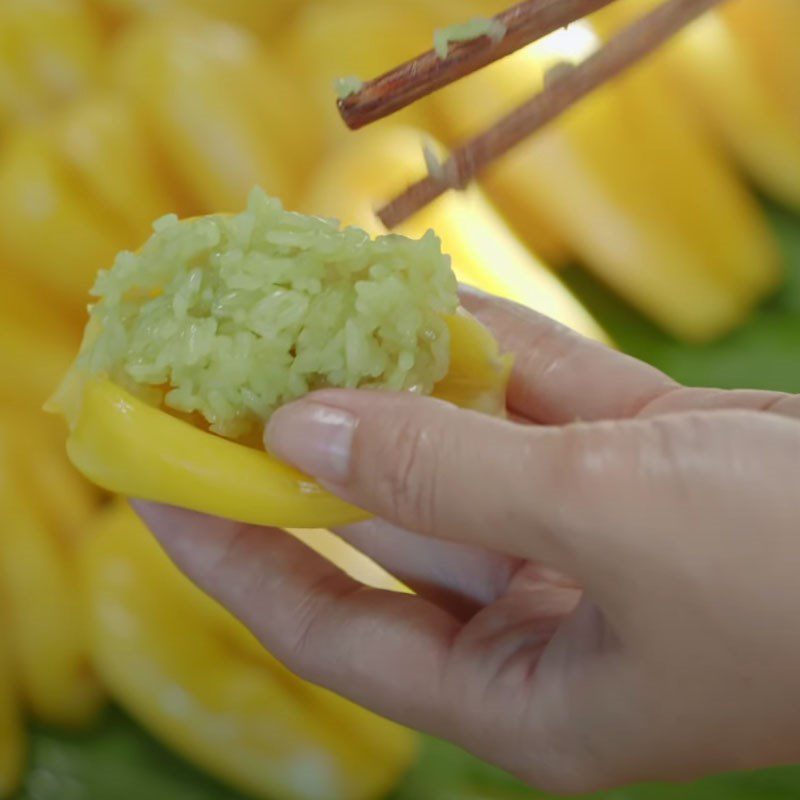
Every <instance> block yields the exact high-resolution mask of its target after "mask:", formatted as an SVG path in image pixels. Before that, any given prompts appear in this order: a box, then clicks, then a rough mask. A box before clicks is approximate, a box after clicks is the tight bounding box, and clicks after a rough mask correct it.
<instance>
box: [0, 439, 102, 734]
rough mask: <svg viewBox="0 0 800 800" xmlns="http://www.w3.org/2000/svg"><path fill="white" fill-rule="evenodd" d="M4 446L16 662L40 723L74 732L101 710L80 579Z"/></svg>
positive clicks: (1, 545)
mask: <svg viewBox="0 0 800 800" xmlns="http://www.w3.org/2000/svg"><path fill="white" fill-rule="evenodd" d="M7 442H8V440H7V439H5V444H4V452H3V458H2V465H1V466H0V513H1V514H2V520H0V584H1V585H2V587H3V591H4V595H5V599H6V604H7V618H8V623H9V630H10V641H11V646H12V657H13V659H14V663H15V665H16V670H17V674H18V675H19V682H20V686H21V688H22V690H23V693H24V696H25V699H26V702H27V705H28V706H29V707H30V709H31V711H32V712H33V713H34V714H35V715H36V716H37V717H38V718H39V719H40V720H42V721H44V722H47V723H50V724H57V725H65V726H69V727H74V726H78V725H82V724H84V723H86V722H87V721H88V720H90V719H91V718H92V717H93V716H94V715H95V714H96V713H97V711H98V709H99V707H100V705H101V703H102V698H103V696H102V692H101V691H100V688H99V686H98V684H97V681H96V679H95V678H94V675H93V674H92V672H91V670H90V667H89V664H88V660H87V653H86V649H85V643H86V631H85V628H84V621H83V617H82V614H81V608H80V600H79V594H78V584H77V578H76V576H75V575H74V573H73V570H72V567H71V565H70V563H69V556H68V553H67V550H66V548H65V547H64V545H63V544H62V543H59V542H58V541H57V538H56V536H55V535H54V534H53V533H52V532H51V531H50V530H49V529H48V526H47V524H46V520H45V519H44V517H43V515H42V514H41V513H40V511H39V509H38V507H37V503H36V499H35V497H34V496H33V495H32V494H31V493H30V492H29V490H28V489H27V487H26V486H25V485H24V484H23V482H22V481H20V480H19V477H18V474H17V470H16V469H15V468H14V459H13V456H12V455H11V452H10V450H9V447H8V443H7Z"/></svg>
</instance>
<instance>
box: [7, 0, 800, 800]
mask: <svg viewBox="0 0 800 800" xmlns="http://www.w3.org/2000/svg"><path fill="white" fill-rule="evenodd" d="M652 4H653V0H618V1H617V2H616V3H614V4H613V5H612V6H609V7H608V8H607V9H606V10H604V11H603V12H601V13H599V14H597V15H595V16H594V17H593V18H592V19H591V20H589V21H588V22H586V23H579V24H576V25H573V26H570V28H568V29H567V30H565V31H560V32H558V33H557V34H554V35H553V36H551V37H549V38H548V39H547V40H545V41H544V42H542V43H540V44H537V45H533V46H530V47H528V48H525V49H524V50H523V51H521V52H520V53H518V54H516V55H514V56H511V57H510V58H508V59H506V60H504V61H503V62H501V63H499V64H496V65H493V66H491V67H489V68H487V69H486V70H483V71H482V72H481V73H479V74H476V75H474V76H471V77H470V78H468V79H465V80H464V81H463V82H461V83H459V84H457V85H455V86H452V87H450V88H448V89H446V90H444V91H442V92H441V93H439V94H437V95H435V96H433V97H430V98H427V99H426V100H424V101H422V102H420V103H419V104H417V105H415V106H413V107H412V108H409V109H407V110H406V111H404V112H402V113H401V114H399V115H398V116H397V117H396V118H392V119H390V120H385V121H382V122H380V123H378V124H377V125H375V126H374V127H372V128H369V129H367V130H364V131H359V132H356V133H351V132H348V131H347V130H346V129H345V128H344V126H343V124H342V123H341V122H340V120H339V118H338V115H337V112H336V109H335V105H334V93H333V89H332V84H333V81H334V79H335V78H336V77H339V76H344V75H356V76H358V77H361V78H365V79H366V78H370V77H373V76H374V75H376V74H378V73H380V72H383V71H385V70H387V69H389V68H391V67H393V66H395V65H396V64H397V63H398V62H400V61H402V60H405V59H407V58H410V57H413V56H415V55H416V54H417V53H418V52H420V51H422V50H423V49H426V48H428V47H429V46H430V45H431V44H432V41H433V31H434V29H435V28H437V27H442V26H444V25H446V24H448V23H450V22H455V21H459V20H461V19H465V18H468V17H470V16H472V15H474V14H478V13H492V12H496V11H499V10H501V9H502V7H503V5H504V3H502V2H497V0H491V2H489V0H386V1H385V2H379V3H376V2H372V1H371V0H84V1H83V2H82V1H81V0H0V369H2V371H3V375H4V376H5V377H4V380H3V383H2V387H1V388H0V407H2V410H3V418H2V424H1V425H0V514H1V515H2V524H1V525H0V621H2V625H0V796H6V797H11V796H13V795H14V792H15V789H16V787H17V786H18V785H19V784H20V782H21V781H22V780H23V775H24V772H25V759H26V752H27V749H26V735H27V734H26V725H25V722H24V717H25V715H31V716H33V717H34V718H35V719H36V720H37V721H39V722H42V723H46V724H48V725H52V726H56V727H61V728H66V729H69V730H75V729H78V728H81V727H84V726H86V725H91V724H92V721H93V720H94V719H96V718H97V715H98V714H99V713H100V710H101V708H102V706H103V704H104V702H105V698H106V697H107V696H108V697H110V698H111V699H112V700H113V701H115V702H117V703H119V704H120V705H122V706H123V707H125V708H126V709H127V710H128V712H129V713H130V715H131V716H132V717H133V718H135V719H136V720H138V722H139V723H140V724H141V725H143V726H144V727H145V728H147V729H148V730H149V731H150V732H151V733H152V734H153V735H154V736H155V737H157V738H158V739H159V740H160V741H161V742H163V744H164V745H165V746H167V747H169V748H171V749H173V750H174V751H176V752H178V753H180V754H182V755H183V756H184V757H185V758H187V759H190V760H192V761H193V762H194V763H196V764H197V765H198V766H199V767H200V768H202V769H204V770H206V771H208V772H210V773H212V774H213V775H214V776H216V777H217V778H219V779H220V780H222V781H225V782H226V783H227V784H229V785H231V786H233V787H236V788H237V789H239V790H241V791H243V792H246V793H247V794H248V795H252V796H254V797H272V798H276V800H279V799H280V798H289V799H293V798H320V799H321V800H322V798H325V800H328V798H339V797H340V798H342V800H345V798H346V799H347V800H358V799H359V798H364V799H365V800H367V798H375V800H377V799H378V798H380V797H381V796H383V795H385V794H386V793H387V792H388V791H389V790H390V789H391V788H392V786H393V785H394V784H395V783H396V782H397V781H399V780H400V778H401V776H402V774H403V772H404V771H405V770H406V769H407V768H408V767H409V766H410V764H411V763H412V761H413V759H414V758H415V754H416V751H417V738H416V737H415V736H414V735H413V734H411V733H410V732H408V731H405V730H402V729H400V728H398V727H396V726H394V725H391V724H389V723H387V722H385V721H383V720H380V719H378V718H376V717H374V716H372V715H370V714H367V713H366V712H363V711H361V710H359V709H356V708H354V707H352V706H351V705H349V704H347V703H344V702H343V701H340V700H338V699H336V698H333V697H331V696H329V695H327V694H325V693H324V692H321V691H320V690H317V689H314V688H312V687H310V686H308V685H306V684H303V683H302V682H301V681H298V680H296V679H295V678H293V677H292V676H290V675H288V674H287V673H286V672H285V671H284V670H283V668H282V667H280V666H279V665H278V664H277V663H275V662H274V661H273V660H272V659H271V658H270V657H269V656H267V655H266V654H265V653H264V652H263V651H262V650H261V649H260V648H259V647H258V645H257V643H255V642H253V641H252V640H251V639H250V638H249V635H248V634H247V633H246V632H245V631H244V630H243V629H242V628H241V627H240V626H239V625H238V623H236V622H234V621H233V620H231V619H230V618H228V617H227V616H226V615H225V614H224V613H223V612H222V611H221V610H220V609H218V608H217V607H216V606H214V605H213V604H212V603H211V602H210V601H208V600H206V599H205V598H203V597H202V596H201V595H199V593H197V592H196V591H195V590H193V589H192V588H191V587H190V586H189V585H188V584H187V583H186V581H185V579H183V578H182V577H181V576H180V575H178V574H177V572H176V571H175V570H174V568H172V567H171V565H170V564H169V562H167V561H166V559H165V558H164V557H163V556H162V555H161V554H160V553H159V551H158V549H157V548H156V547H155V546H154V545H153V544H152V543H151V542H150V541H149V539H148V538H147V535H146V533H145V532H144V531H143V529H142V528H141V526H140V525H139V524H138V523H137V522H136V519H135V518H134V517H133V515H132V514H131V512H129V511H127V510H126V509H125V508H124V507H123V506H122V505H121V504H120V503H119V502H118V501H112V500H110V499H109V498H105V497H103V496H101V495H100V494H99V493H97V492H96V491H95V490H94V489H93V488H91V487H89V486H87V485H86V484H85V483H84V482H83V481H82V479H80V478H79V477H78V476H77V475H76V474H75V473H74V472H73V471H72V470H71V467H70V466H69V464H68V463H67V461H66V459H65V457H64V455H63V448H62V446H61V439H62V432H61V431H59V430H58V428H57V427H56V428H54V427H53V425H52V423H50V422H49V421H45V420H44V419H43V418H42V417H41V416H40V415H39V413H38V409H39V407H40V406H41V403H42V402H43V401H44V399H45V398H46V396H47V395H48V394H49V393H50V391H51V390H52V389H53V387H54V386H55V384H56V383H57V382H58V380H59V378H60V376H61V374H62V372H63V371H64V370H65V369H66V367H67V365H68V362H69V360H70V359H71V357H72V355H73V353H74V351H75V348H76V346H77V342H78V339H79V337H80V331H81V328H82V325H83V320H84V317H85V306H86V304H87V302H88V300H89V297H88V290H89V288H90V286H91V284H92V280H93V277H94V275H95V273H96V272H97V270H98V269H102V268H104V267H108V266H109V265H110V264H111V261H112V259H113V256H114V254H115V253H116V252H117V251H119V250H120V249H125V248H135V247H137V246H138V245H139V244H140V243H141V242H142V241H143V240H144V239H145V238H146V236H147V235H148V231H149V229H150V225H151V223H152V221H153V220H154V219H156V218H158V217H159V216H161V215H163V214H165V213H168V212H172V211H176V212H178V213H180V214H181V215H184V216H188V215H194V214H203V213H208V212H214V211H232V210H236V209H237V208H239V207H241V206H242V205H243V204H244V201H245V197H246V195H247V193H248V192H249V190H250V188H251V187H252V186H253V185H255V184H259V185H261V186H262V187H263V188H265V189H266V190H267V191H268V192H271V193H273V194H276V195H279V196H281V197H282V198H283V199H284V200H285V201H286V202H287V204H288V205H289V206H290V207H295V208H298V209H299V210H302V211H306V212H309V213H319V214H325V215H331V216H337V217H339V218H341V219H343V220H344V221H345V222H347V223H354V224H358V225H361V226H363V227H365V228H367V229H369V230H370V231H372V232H374V233H378V232H380V230H381V229H380V226H379V223H378V221H377V219H376V218H375V217H374V215H373V214H372V210H373V209H374V208H375V207H376V206H378V205H379V204H380V203H381V202H382V201H384V200H387V199H389V198H390V197H391V196H392V195H393V194H394V193H396V192H397V191H399V190H400V189H402V188H403V186H404V184H405V183H407V182H409V181H411V180H413V179H415V178H417V177H419V176H420V175H421V174H422V173H423V171H424V169H425V162H424V159H423V156H422V145H423V142H424V141H427V142H429V144H430V146H432V147H440V146H439V145H436V143H435V142H436V140H439V141H441V142H444V143H445V145H447V146H452V145H454V144H456V143H457V142H459V141H460V140H462V139H463V138H465V137H467V136H469V135H471V134H473V133H475V132H477V131H478V130H480V129H481V128H483V127H486V126H488V125H490V124H491V123H492V122H493V121H494V120H495V119H496V118H497V117H499V116H500V115H502V114H503V113H505V112H506V111H508V110H510V109H511V108H512V107H513V106H514V105H515V104H518V103H520V102H522V101H523V100H525V99H527V98H528V97H529V96H531V95H532V94H533V93H535V92H536V91H538V90H539V88H540V87H541V86H542V84H543V82H544V80H545V76H546V74H547V71H548V70H549V69H551V68H553V67H554V66H557V65H559V64H562V63H564V62H574V61H576V60H577V59H580V58H582V57H585V56H586V55H587V54H588V53H590V52H591V51H592V50H593V49H594V48H596V47H597V46H598V44H599V42H600V41H601V40H602V39H603V38H604V37H606V36H608V35H609V34H610V33H611V32H613V31H614V30H615V29H616V28H618V27H619V26H620V25H621V24H623V23H625V22H626V21H628V20H630V19H631V18H632V16H633V15H635V14H639V13H642V12H643V11H645V10H646V9H647V8H648V7H650V6H651V5H652ZM799 38H800V5H799V4H798V2H797V0H730V1H729V2H728V3H727V4H725V5H724V6H722V7H721V8H720V10H719V11H717V12H714V13H711V14H708V15H706V16H705V17H704V18H703V19H702V20H701V21H699V22H698V23H696V24H695V25H693V26H692V27H691V28H690V29H689V30H688V31H687V32H686V33H684V34H682V35H681V36H679V37H678V39H677V40H676V41H675V42H674V43H672V44H670V45H669V46H668V47H666V48H665V49H664V50H663V51H662V52H660V53H659V54H657V55H655V56H654V57H652V58H651V59H649V60H648V61H647V63H646V64H644V65H643V66H641V67H640V68H638V69H637V70H635V71H634V72H632V73H630V74H628V75H626V76H625V77H623V78H621V79H620V80H618V81H615V82H614V83H613V84H612V85H610V86H608V87H606V88H604V89H602V90H600V91H599V92H598V93H597V94H596V95H595V96H593V97H591V98H589V99H588V100H587V101H585V102H584V103H582V104H581V105H580V106H578V107H577V108H575V109H573V110H572V111H571V112H570V113H568V114H567V115H566V116H565V117H564V118H563V119H562V120H560V121H559V122H557V123H555V124H553V125H551V126H550V127H548V128H547V129H546V130H544V131H542V132H541V133H540V134H538V135H537V136H535V137H532V138H531V139H530V140H529V141H527V142H525V143H523V144H522V145H521V146H520V147H519V148H517V149H516V150H515V151H513V152H512V153H510V154H509V155H508V156H506V157H505V158H504V159H501V160H500V161H498V162H497V163H496V164H495V165H493V166H492V167H491V168H490V169H489V170H488V171H487V172H486V174H485V175H483V176H482V177H481V179H480V181H479V185H476V186H473V187H471V188H470V189H469V190H467V191H466V192H463V193H451V194H448V195H447V196H445V197H443V198H441V199H440V200H439V201H437V203H435V204H434V205H432V206H431V207H430V208H428V209H425V210H424V211H423V212H421V213H420V214H419V215H418V216H417V217H416V218H414V219H412V220H411V221H410V222H409V223H408V224H407V225H406V227H405V228H404V232H406V233H410V234H412V235H419V234H421V233H423V232H424V230H425V229H426V228H428V227H434V228H435V229H436V230H437V232H438V233H439V234H440V235H441V237H442V239H443V242H444V246H445V249H446V250H447V251H449V252H450V253H451V255H452V257H453V263H454V268H455V270H456V272H457V274H458V275H459V277H460V278H461V279H463V280H466V281H468V282H471V283H474V284H476V285H478V286H481V287H482V288H484V289H486V290H488V291H491V292H495V293H498V294H501V295H504V296H506V297H510V298H513V299H517V300H519V301H521V302H524V303H526V304H528V305H531V306H533V307H535V308H538V309H539V310H541V311H543V312H544V313H547V314H549V315H551V316H553V317H555V318H557V319H559V320H561V321H562V322H565V323H566V324H568V325H570V326H572V327H574V328H576V329H577V330H579V331H580V332H582V333H584V334H585V335H587V336H592V337H594V338H597V339H601V340H608V339H609V335H608V334H607V333H606V332H605V331H604V329H603V326H602V324H601V323H600V322H598V319H597V317H596V316H595V315H594V314H593V313H591V312H590V311H589V310H587V309H586V308H585V307H584V306H583V305H582V303H581V301H580V300H579V299H578V296H576V294H574V293H573V291H571V290H570V289H569V288H567V286H566V284H565V283H564V282H563V281H562V277H561V276H562V273H561V272H560V271H559V270H560V269H561V268H562V267H563V266H564V265H565V264H567V263H574V262H579V263H580V264H581V265H582V266H583V268H584V269H585V270H586V271H587V272H588V273H591V274H592V275H594V276H595V278H596V279H597V280H598V281H599V282H601V283H603V284H605V285H606V286H607V287H610V289H611V290H612V291H613V292H614V293H615V294H616V295H618V296H619V297H621V298H624V301H626V302H627V303H628V304H629V305H630V306H631V307H632V308H633V309H636V310H637V311H638V313H639V314H640V315H643V316H645V317H646V318H648V319H649V320H650V321H651V322H652V323H654V324H655V325H656V326H657V327H658V328H660V329H661V330H662V331H664V332H666V333H667V334H668V335H670V336H672V337H675V338H677V339H679V340H682V341H684V342H689V343H698V342H708V341H711V340H715V339H718V338H719V337H722V336H724V335H725V334H727V333H729V332H730V331H733V330H735V329H736V328H737V327H738V326H740V325H742V324H743V323H745V322H746V320H747V319H748V317H749V316H750V315H751V313H752V312H753V311H754V309H756V308H757V307H758V306H759V304H760V303H761V302H762V301H763V300H764V299H765V298H766V297H768V296H769V295H770V294H771V293H773V291H774V290H775V289H776V288H777V287H778V286H779V285H780V284H781V282H782V276H783V265H782V263H781V258H780V253H779V249H778V245H777V244H776V241H775V236H774V230H773V228H772V227H771V226H770V225H768V224H767V221H766V219H765V215H764V211H763V206H762V203H761V202H760V200H759V198H758V197H757V191H758V192H760V193H763V194H764V195H767V196H768V197H770V198H772V199H773V200H774V201H776V202H778V203H782V204H784V205H786V206H788V207H792V208H794V209H795V210H800V55H798V49H797V41H798V39H799ZM440 152H441V149H440ZM754 186H755V187H756V189H757V191H756V189H754V188H753V187H754ZM798 307H800V303H798ZM304 537H305V538H306V539H307V540H308V541H310V542H312V543H314V544H315V546H317V547H318V548H320V549H321V551H322V552H323V553H324V554H326V555H328V556H329V557H331V558H332V559H334V560H336V561H337V563H342V564H344V566H345V567H347V568H349V569H350V570H351V571H353V572H354V573H355V574H356V575H358V576H364V578H365V579H366V580H369V581H372V582H374V581H378V582H379V583H380V582H382V581H388V580H389V579H388V577H387V576H385V575H383V574H382V573H380V571H378V570H377V568H376V567H375V565H373V564H370V563H369V562H368V561H367V560H366V559H363V558H359V557H358V556H357V555H356V554H354V553H353V552H352V551H350V550H349V549H348V548H346V547H345V548H344V549H343V545H342V543H341V542H338V541H337V540H335V539H334V538H333V537H330V535H329V537H328V538H324V537H323V535H322V534H313V535H308V534H306V535H304ZM387 585H392V586H393V584H391V582H390V583H389V584H387ZM26 796H27V795H26ZM30 796H31V797H33V796H34V794H33V793H31V795H30ZM36 796H37V798H38V797H39V796H40V795H36ZM50 796H52V797H58V796H59V795H57V794H52V795H50ZM431 796H433V795H431ZM437 796H438V795H437ZM441 796H445V795H441ZM447 796H455V795H447ZM459 796H460V795H459ZM488 796H493V795H491V794H489V795H488Z"/></svg>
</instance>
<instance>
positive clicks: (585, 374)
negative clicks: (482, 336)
mask: <svg viewBox="0 0 800 800" xmlns="http://www.w3.org/2000/svg"><path fill="white" fill-rule="evenodd" d="M461 302H462V303H463V305H464V307H465V308H466V309H467V310H468V311H470V312H471V313H472V314H474V315H475V316H476V317H477V318H478V319H479V320H480V321H481V322H483V324H484V325H486V326H487V327H488V328H489V329H490V330H491V331H492V332H493V333H494V335H495V336H496V337H497V338H498V340H499V342H500V345H501V348H502V349H503V350H504V351H506V352H509V353H513V354H514V356H515V358H516V364H515V367H514V372H513V374H512V378H511V384H510V386H509V394H508V403H509V408H510V409H511V411H513V412H515V413H517V414H520V415H521V416H524V417H528V418H529V419H531V420H534V421H535V422H539V423H542V424H546V425H556V424H562V423H568V422H574V421H576V420H583V421H587V422H590V421H594V420H603V419H623V418H627V417H633V416H635V415H636V414H637V413H638V411H639V410H640V409H641V408H643V407H645V406H647V405H648V404H649V403H651V402H652V401H653V400H654V399H656V398H658V397H660V396H661V395H663V394H666V393H667V392H669V391H671V390H673V389H675V388H676V387H677V384H675V382H674V381H672V380H671V379H670V378H668V377H667V376H666V375H664V374H663V373H661V372H659V371H658V370H656V369H654V368H653V367H650V366H648V365H647V364H644V363H643V362H641V361H636V360H635V359H633V358H630V357H629V356H626V355H623V354H622V353H619V352H617V351H615V350H612V349H610V348H608V347H606V346H605V345H602V344H599V343H598V342H594V341H592V340H590V339H585V338H584V337H582V336H579V335H578V334H576V333H574V332H573V331H571V330H569V329H568V328H565V327H564V326H563V325H560V324H559V323H557V322H554V321H553V320H551V319H548V318H547V317H544V316H542V315H541V314H538V313H537V312H535V311H532V310H530V309H528V308H525V307H524V306H521V305H517V304H516V303H512V302H510V301H508V300H501V299H500V298H497V297H493V296H491V295H487V294H483V293H482V292H478V291H475V290H473V289H462V292H461Z"/></svg>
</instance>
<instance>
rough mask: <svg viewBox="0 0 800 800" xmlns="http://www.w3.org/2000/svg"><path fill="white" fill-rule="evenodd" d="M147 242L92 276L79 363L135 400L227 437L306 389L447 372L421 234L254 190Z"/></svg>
mask: <svg viewBox="0 0 800 800" xmlns="http://www.w3.org/2000/svg"><path fill="white" fill-rule="evenodd" d="M154 231H155V232H154V234H153V235H152V237H151V238H150V239H149V240H148V241H147V243H146V244H145V245H144V246H143V247H142V248H141V250H140V251H139V252H137V253H132V252H123V253H121V254H120V255H119V256H118V257H117V259H116V261H115V263H114V265H113V267H112V268H111V269H110V270H108V271H105V272H101V273H100V275H99V276H98V279H97V282H96V284H95V286H94V288H93V290H92V293H93V295H94V296H95V297H96V298H97V302H96V303H95V304H94V305H93V306H92V308H91V316H92V323H91V325H90V330H91V331H92V334H90V335H89V336H88V337H87V340H86V343H85V344H84V347H83V350H82V353H81V355H80V357H79V367H81V368H83V369H84V370H85V371H87V372H89V373H91V374H101V375H106V376H108V377H109V378H111V379H112V380H114V381H115V382H117V383H118V384H119V385H121V386H123V387H124V388H126V389H128V390H129V391H132V392H133V393H135V394H136V395H138V396H139V397H142V398H144V399H146V400H147V401H148V402H151V403H153V404H161V405H163V406H164V407H166V408H168V409H173V410H174V411H177V412H181V413H182V414H190V415H196V414H200V415H202V417H203V418H205V420H206V421H207V423H208V425H209V428H210V430H212V431H213V432H215V433H218V434H220V435H223V436H228V437H232V438H237V437H244V436H246V435H247V434H248V433H250V432H251V431H252V430H253V429H254V428H255V426H258V425H262V424H263V423H264V422H265V421H266V420H267V419H268V418H269V416H270V415H271V414H272V413H273V412H274V411H275V409H276V408H278V407H279V406H280V405H282V404H284V403H287V402H289V401H291V400H294V399H296V398H298V397H300V396H302V395H304V394H306V393H307V392H309V391H312V390H315V389H320V388H324V387H352V388H356V387H358V388H365V387H366V388H384V389H390V390H412V391H417V392H423V393H427V392H430V391H431V390H432V388H433V386H434V384H435V383H437V382H438V381H439V380H441V379H442V378H443V377H444V376H445V375H446V374H447V371H448V367H449V357H450V356H449V354H450V338H449V334H448V327H447V324H446V321H445V318H444V315H446V314H449V313H452V312H454V311H455V310H456V308H457V305H458V299H457V287H456V281H455V278H454V276H453V273H452V271H451V268H450V259H449V257H448V256H446V255H443V254H442V251H441V243H440V241H439V239H438V238H437V237H436V236H435V235H434V234H433V232H428V233H427V234H426V235H425V236H424V237H423V238H422V239H420V240H413V239H408V238H406V237H402V236H396V235H389V236H381V237H378V238H377V239H374V240H372V239H370V237H369V235H368V234H367V233H366V232H364V231H362V230H359V229H357V228H344V229H341V228H340V226H339V224H338V223H337V222H336V221H335V220H327V219H320V218H317V217H308V216H303V215H301V214H295V213H290V212H287V211H285V210H284V209H283V207H282V205H281V203H280V202H279V201H278V200H275V199H272V198H270V197H268V196H267V195H266V194H264V192H262V191H261V190H254V191H253V193H252V194H251V196H250V199H249V202H248V206H247V209H246V210H245V211H244V212H242V213H240V214H238V215H232V216H225V215H220V216H210V217H203V218H197V219H190V220H185V221H179V220H178V219H177V218H176V217H175V216H168V217H164V218H163V219H161V220H159V221H158V222H157V223H156V224H155V225H154Z"/></svg>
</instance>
